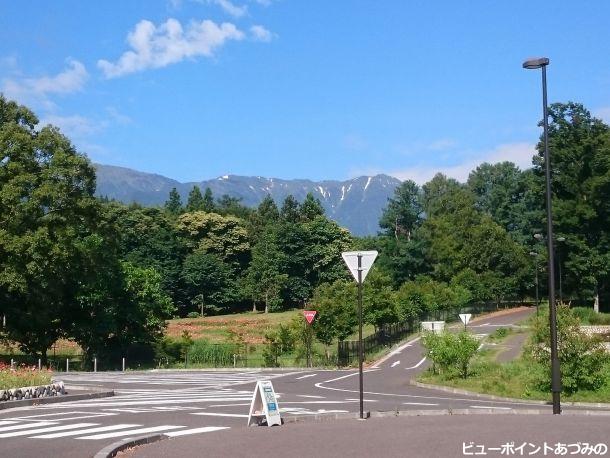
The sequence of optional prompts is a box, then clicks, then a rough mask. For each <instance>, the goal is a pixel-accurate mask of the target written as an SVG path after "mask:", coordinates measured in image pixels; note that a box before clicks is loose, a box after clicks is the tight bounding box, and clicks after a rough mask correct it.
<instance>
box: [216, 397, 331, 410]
mask: <svg viewBox="0 0 610 458" xmlns="http://www.w3.org/2000/svg"><path fill="white" fill-rule="evenodd" d="M297 397H299V398H312V399H324V398H325V397H324V396H313V395H311V394H297ZM248 405H250V404H248ZM210 407H212V406H210Z"/></svg>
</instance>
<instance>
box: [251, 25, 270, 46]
mask: <svg viewBox="0 0 610 458" xmlns="http://www.w3.org/2000/svg"><path fill="white" fill-rule="evenodd" d="M250 33H251V34H252V38H254V39H255V40H256V41H263V42H265V43H268V42H270V41H271V40H272V39H273V34H272V33H271V32H270V31H269V30H267V29H266V28H264V27H263V26H262V25H253V26H252V27H250Z"/></svg>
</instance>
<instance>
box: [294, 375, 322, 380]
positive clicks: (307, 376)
mask: <svg viewBox="0 0 610 458" xmlns="http://www.w3.org/2000/svg"><path fill="white" fill-rule="evenodd" d="M316 375H318V374H307V375H304V376H302V377H297V378H295V380H302V379H304V378H309V377H315V376H316Z"/></svg>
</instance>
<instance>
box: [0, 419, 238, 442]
mask: <svg viewBox="0 0 610 458" xmlns="http://www.w3.org/2000/svg"><path fill="white" fill-rule="evenodd" d="M246 417H247V415H246ZM4 421H5V422H6V423H8V422H10V423H13V425H11V426H6V427H3V428H2V430H1V432H0V438H3V439H7V438H22V437H27V438H30V439H38V440H40V439H59V438H70V439H84V440H102V439H110V438H114V437H125V436H134V435H142V434H147V433H153V432H156V433H161V434H164V435H166V436H168V437H176V436H187V435H190V434H202V433H209V432H213V431H219V430H222V429H229V427H228V426H203V427H196V428H189V427H187V426H182V425H160V426H145V425H142V424H136V423H118V424H114V425H100V424H99V423H65V422H61V421H52V422H51V421H26V422H25V423H21V422H19V420H18V419H15V420H13V419H11V420H4ZM15 423H16V424H15Z"/></svg>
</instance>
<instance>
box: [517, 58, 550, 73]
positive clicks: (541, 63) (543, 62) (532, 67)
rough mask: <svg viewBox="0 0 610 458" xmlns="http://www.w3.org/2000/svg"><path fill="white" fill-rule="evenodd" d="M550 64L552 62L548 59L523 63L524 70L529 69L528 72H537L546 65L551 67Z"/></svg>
mask: <svg viewBox="0 0 610 458" xmlns="http://www.w3.org/2000/svg"><path fill="white" fill-rule="evenodd" d="M549 62H550V61H549V59H548V58H547V57H534V58H531V59H527V60H526V61H525V62H523V68H527V69H528V70H536V69H538V68H542V67H544V66H545V65H549Z"/></svg>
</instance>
